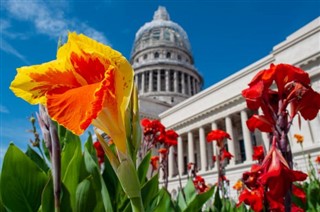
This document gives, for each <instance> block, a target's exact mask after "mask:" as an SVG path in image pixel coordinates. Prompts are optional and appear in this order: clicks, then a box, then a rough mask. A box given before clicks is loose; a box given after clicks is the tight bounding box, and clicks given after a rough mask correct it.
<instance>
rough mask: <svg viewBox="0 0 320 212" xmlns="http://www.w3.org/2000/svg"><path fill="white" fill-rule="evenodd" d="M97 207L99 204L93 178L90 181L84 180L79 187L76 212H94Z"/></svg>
mask: <svg viewBox="0 0 320 212" xmlns="http://www.w3.org/2000/svg"><path fill="white" fill-rule="evenodd" d="M96 205H97V202H96V195H95V191H94V188H93V182H92V177H91V178H90V179H84V180H83V181H82V182H81V183H80V184H79V185H78V187H77V192H76V207H75V211H79V212H82V211H83V212H87V211H94V208H95V207H96Z"/></svg>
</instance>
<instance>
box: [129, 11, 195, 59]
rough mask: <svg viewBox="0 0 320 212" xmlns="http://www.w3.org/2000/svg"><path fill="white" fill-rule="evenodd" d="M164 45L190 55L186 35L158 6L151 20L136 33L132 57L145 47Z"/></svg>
mask: <svg viewBox="0 0 320 212" xmlns="http://www.w3.org/2000/svg"><path fill="white" fill-rule="evenodd" d="M159 45H165V46H169V47H176V48H180V49H183V50H184V51H186V52H187V53H188V54H190V55H192V54H191V46H190V42H189V39H188V35H187V33H186V32H185V31H184V30H183V29H182V27H181V26H180V25H179V24H177V23H175V22H172V21H171V20H170V16H169V14H168V12H167V10H166V8H165V7H162V6H159V8H158V10H157V11H155V13H154V16H153V20H152V21H151V22H147V23H146V24H144V25H143V26H142V27H141V28H140V29H139V30H138V32H137V33H136V37H135V41H134V47H133V49H132V55H133V54H134V53H135V52H137V51H139V50H141V49H144V48H146V47H151V46H159Z"/></svg>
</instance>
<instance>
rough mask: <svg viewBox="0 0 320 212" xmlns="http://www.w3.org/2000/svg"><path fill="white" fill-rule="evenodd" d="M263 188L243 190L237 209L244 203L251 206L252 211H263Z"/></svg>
mask: <svg viewBox="0 0 320 212" xmlns="http://www.w3.org/2000/svg"><path fill="white" fill-rule="evenodd" d="M263 198H264V195H263V188H262V187H259V188H257V189H254V190H248V189H246V188H245V189H243V190H242V192H241V194H240V196H239V202H238V204H237V207H239V206H240V205H241V203H242V202H244V203H245V204H246V205H250V207H251V209H252V210H254V211H255V212H260V211H262V210H263Z"/></svg>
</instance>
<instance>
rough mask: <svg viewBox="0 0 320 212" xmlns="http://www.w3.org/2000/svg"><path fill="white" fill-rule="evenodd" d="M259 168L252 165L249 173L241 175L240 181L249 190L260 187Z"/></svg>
mask: <svg viewBox="0 0 320 212" xmlns="http://www.w3.org/2000/svg"><path fill="white" fill-rule="evenodd" d="M260 169H261V168H260V166H259V165H257V164H254V165H252V167H251V171H250V172H244V173H243V174H242V180H243V182H244V184H245V185H246V186H247V187H248V188H250V189H256V188H258V187H260V186H261V185H260V183H259V182H258V178H259V176H260V175H261V171H260Z"/></svg>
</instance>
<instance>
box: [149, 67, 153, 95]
mask: <svg viewBox="0 0 320 212" xmlns="http://www.w3.org/2000/svg"><path fill="white" fill-rule="evenodd" d="M152 72H153V70H150V71H149V92H152V87H153V77H152Z"/></svg>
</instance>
